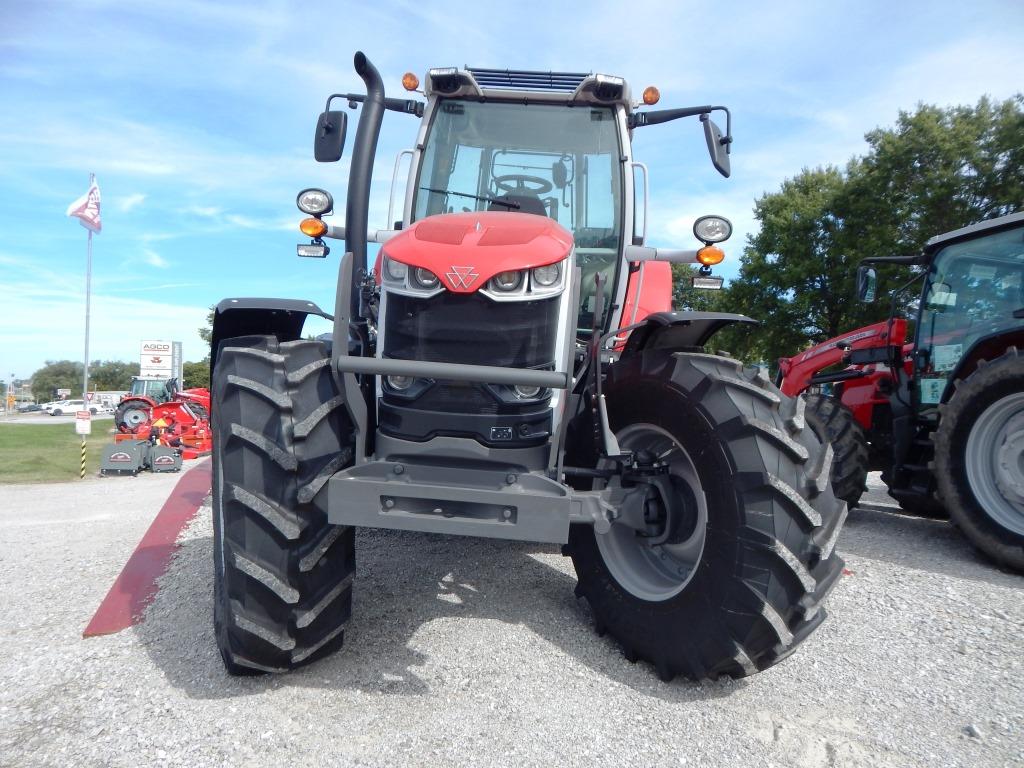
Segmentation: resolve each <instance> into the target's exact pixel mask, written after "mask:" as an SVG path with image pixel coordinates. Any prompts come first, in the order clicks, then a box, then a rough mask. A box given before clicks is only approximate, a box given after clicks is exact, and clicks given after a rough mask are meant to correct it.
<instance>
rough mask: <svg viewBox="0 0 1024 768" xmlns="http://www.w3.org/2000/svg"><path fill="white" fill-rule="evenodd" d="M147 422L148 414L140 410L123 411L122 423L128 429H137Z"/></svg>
mask: <svg viewBox="0 0 1024 768" xmlns="http://www.w3.org/2000/svg"><path fill="white" fill-rule="evenodd" d="M148 420H149V414H147V413H146V412H145V411H143V410H142V409H141V408H131V409H129V410H127V411H125V414H124V423H125V424H127V425H128V426H129V427H138V426H139V425H141V424H145V423H146V421H148Z"/></svg>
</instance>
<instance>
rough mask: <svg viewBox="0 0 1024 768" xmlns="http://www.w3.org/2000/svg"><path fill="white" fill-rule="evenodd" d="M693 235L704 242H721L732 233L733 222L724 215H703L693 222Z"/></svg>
mask: <svg viewBox="0 0 1024 768" xmlns="http://www.w3.org/2000/svg"><path fill="white" fill-rule="evenodd" d="M693 235H694V237H696V238H697V239H698V240H700V241H701V242H702V243H708V244H710V243H721V242H722V241H724V240H728V239H729V236H730V235H732V223H731V222H730V221H729V220H728V219H727V218H725V217H724V216H701V217H700V218H699V219H697V220H696V221H695V222H693Z"/></svg>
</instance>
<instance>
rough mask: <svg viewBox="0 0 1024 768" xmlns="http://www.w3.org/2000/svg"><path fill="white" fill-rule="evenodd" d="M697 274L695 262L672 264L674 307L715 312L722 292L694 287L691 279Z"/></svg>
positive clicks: (692, 310)
mask: <svg viewBox="0 0 1024 768" xmlns="http://www.w3.org/2000/svg"><path fill="white" fill-rule="evenodd" d="M696 276H697V267H695V266H694V265H693V264H673V265H672V308H673V309H674V310H677V311H679V310H689V311H691V312H715V311H718V305H719V303H720V292H719V291H712V290H707V289H705V288H694V287H693V284H692V283H691V282H690V279H691V278H693V277H696Z"/></svg>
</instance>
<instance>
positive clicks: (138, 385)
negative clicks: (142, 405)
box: [131, 379, 167, 400]
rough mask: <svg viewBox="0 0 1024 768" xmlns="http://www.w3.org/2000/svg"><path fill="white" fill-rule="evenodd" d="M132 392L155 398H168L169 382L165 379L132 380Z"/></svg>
mask: <svg viewBox="0 0 1024 768" xmlns="http://www.w3.org/2000/svg"><path fill="white" fill-rule="evenodd" d="M131 394H133V395H138V396H145V397H151V398H153V399H154V400H165V399H167V382H166V381H163V380H159V381H154V380H152V379H149V380H147V379H136V380H135V381H133V382H132V389H131Z"/></svg>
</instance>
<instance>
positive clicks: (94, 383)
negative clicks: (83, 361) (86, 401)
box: [89, 360, 139, 392]
mask: <svg viewBox="0 0 1024 768" xmlns="http://www.w3.org/2000/svg"><path fill="white" fill-rule="evenodd" d="M138 375H139V364H138V363H125V362H122V361H121V360H107V361H106V362H103V361H102V360H95V361H93V362H91V363H89V389H91V390H94V391H99V392H103V391H114V390H127V389H128V388H130V387H131V385H132V376H138Z"/></svg>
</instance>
